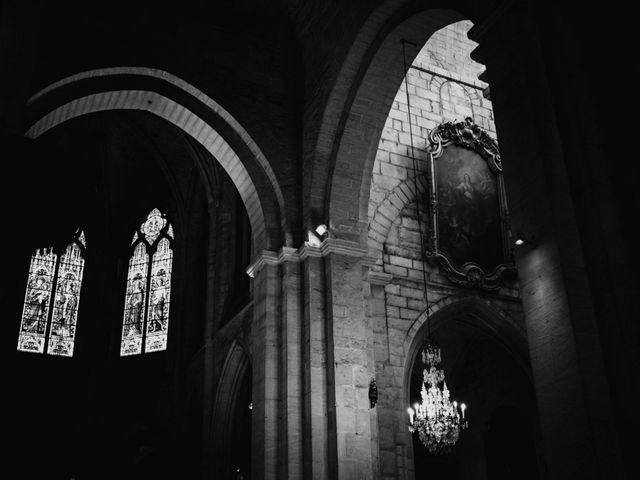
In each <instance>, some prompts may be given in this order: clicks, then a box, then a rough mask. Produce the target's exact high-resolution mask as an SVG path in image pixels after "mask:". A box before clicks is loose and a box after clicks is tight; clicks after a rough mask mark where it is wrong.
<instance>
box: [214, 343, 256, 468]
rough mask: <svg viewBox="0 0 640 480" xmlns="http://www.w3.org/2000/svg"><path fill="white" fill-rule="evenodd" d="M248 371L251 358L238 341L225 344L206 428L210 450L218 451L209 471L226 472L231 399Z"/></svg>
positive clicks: (233, 408) (234, 407)
mask: <svg viewBox="0 0 640 480" xmlns="http://www.w3.org/2000/svg"><path fill="white" fill-rule="evenodd" d="M250 373H251V359H250V356H249V352H248V350H247V349H246V348H245V347H244V346H243V345H242V343H241V342H240V341H239V340H237V339H236V340H234V341H233V342H232V344H231V346H230V347H229V350H228V353H227V356H226V358H225V361H224V364H223V366H222V370H221V373H220V377H219V381H218V385H217V388H216V396H215V401H214V403H213V413H212V415H211V424H210V426H209V431H210V432H211V434H212V449H213V450H214V451H215V452H218V455H216V456H215V459H216V460H217V462H218V463H216V464H214V465H212V471H213V472H216V473H222V474H228V473H230V472H227V471H226V469H227V468H228V467H229V465H228V463H229V462H230V458H231V442H230V441H229V439H230V438H231V434H232V432H233V429H234V424H233V419H234V416H235V413H236V410H237V408H238V405H237V404H236V403H237V402H234V399H235V398H236V396H237V394H238V392H239V390H240V389H241V388H242V383H243V381H244V380H245V378H246V376H247V375H250Z"/></svg>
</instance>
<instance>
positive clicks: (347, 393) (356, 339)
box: [325, 241, 375, 480]
mask: <svg viewBox="0 0 640 480" xmlns="http://www.w3.org/2000/svg"><path fill="white" fill-rule="evenodd" d="M349 243H350V242H349ZM325 252H326V256H325V272H326V285H327V292H326V299H327V302H326V306H327V315H326V322H327V325H326V328H327V381H328V417H329V455H328V458H329V478H331V479H336V480H338V479H340V480H347V479H365V478H366V479H368V478H373V470H374V468H373V463H374V460H373V458H372V431H371V413H370V406H369V382H370V380H371V379H372V378H374V376H375V364H374V361H373V349H372V343H373V338H372V330H371V325H370V324H369V320H368V318H367V317H366V315H365V309H364V298H363V288H362V283H363V262H362V257H363V256H364V253H365V252H364V251H360V250H358V249H357V247H356V248H353V247H352V248H349V247H348V246H347V242H344V244H342V243H338V242H337V241H334V242H331V243H328V244H327V248H326V249H325Z"/></svg>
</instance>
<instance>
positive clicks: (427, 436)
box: [402, 39, 467, 454]
mask: <svg viewBox="0 0 640 480" xmlns="http://www.w3.org/2000/svg"><path fill="white" fill-rule="evenodd" d="M405 43H411V42H407V41H406V40H404V39H403V40H402V59H403V66H404V73H405V76H404V85H405V94H406V97H407V115H408V117H409V138H410V139H411V158H412V159H413V181H414V188H415V195H416V202H417V199H418V174H417V171H418V169H417V167H416V158H415V154H414V147H413V128H412V124H411V103H410V101H409V88H408V85H407V75H408V70H407V63H406V55H405ZM412 45H415V44H412ZM415 46H417V45H415ZM418 230H419V233H420V244H421V250H422V251H421V254H422V256H423V259H424V253H425V246H424V240H423V236H422V225H421V221H420V212H419V211H418ZM424 263H425V267H424V268H423V269H422V278H423V281H424V298H425V304H426V316H427V318H426V324H427V340H426V342H425V345H424V346H423V348H422V363H423V365H424V368H423V370H422V382H421V384H422V389H421V391H420V396H421V401H420V402H417V403H415V404H414V405H413V408H411V407H409V408H408V409H407V412H408V413H409V431H410V432H411V433H415V432H417V433H418V436H419V438H420V441H421V442H422V443H423V444H424V445H425V446H426V447H427V449H428V450H429V452H431V453H436V454H440V453H447V452H449V451H451V448H452V447H453V446H454V445H455V444H456V442H457V441H458V438H460V432H461V431H462V430H463V429H465V428H467V420H466V419H465V410H466V408H467V407H466V405H465V404H464V403H460V404H458V402H456V401H455V400H454V401H451V399H450V392H449V389H448V388H447V383H446V381H445V378H444V370H443V369H442V368H441V366H440V363H441V362H442V357H441V354H440V348H439V347H438V346H437V345H436V344H435V342H433V340H432V339H431V331H430V323H429V296H428V293H427V274H426V262H424Z"/></svg>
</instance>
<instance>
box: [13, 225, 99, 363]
mask: <svg viewBox="0 0 640 480" xmlns="http://www.w3.org/2000/svg"><path fill="white" fill-rule="evenodd" d="M85 247H86V240H85V237H84V232H82V231H81V230H78V231H77V232H76V234H75V236H74V239H73V241H72V242H71V243H70V244H69V245H68V246H67V248H66V251H65V252H64V253H63V254H62V255H61V256H60V257H59V258H58V255H56V253H54V252H53V249H51V248H49V249H40V250H38V251H36V253H34V254H33V256H32V257H31V266H30V268H29V277H28V279H27V290H26V293H25V299H24V307H23V310H22V321H21V323H20V334H19V336H18V350H20V351H23V352H37V353H44V351H45V346H46V344H47V341H48V348H47V353H49V354H51V355H61V356H66V357H71V356H73V347H74V342H75V334H76V324H77V321H78V306H79V304H80V288H81V286H82V274H83V271H84V258H83V257H84V249H85ZM54 292H55V295H54ZM50 314H51V315H50Z"/></svg>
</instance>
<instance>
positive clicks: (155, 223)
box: [140, 208, 167, 245]
mask: <svg viewBox="0 0 640 480" xmlns="http://www.w3.org/2000/svg"><path fill="white" fill-rule="evenodd" d="M166 224H167V221H166V220H165V219H164V218H162V214H161V213H160V210H158V209H157V208H154V209H153V210H152V211H151V213H150V214H149V215H148V216H147V219H146V220H145V222H144V223H143V224H142V226H141V228H140V231H141V232H142V233H144V236H145V237H146V239H147V241H148V242H149V244H150V245H152V244H153V242H155V241H156V239H157V238H158V235H160V230H162V229H163V228H164V226H165V225H166Z"/></svg>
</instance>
